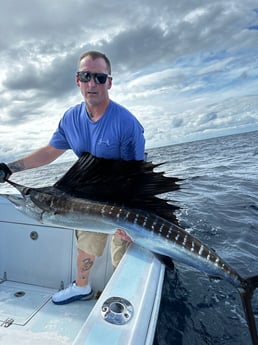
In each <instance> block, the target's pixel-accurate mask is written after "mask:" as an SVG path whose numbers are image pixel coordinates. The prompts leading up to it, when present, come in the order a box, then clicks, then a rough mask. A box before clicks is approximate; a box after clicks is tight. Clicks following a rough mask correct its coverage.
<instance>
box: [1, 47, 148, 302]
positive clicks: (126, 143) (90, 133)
mask: <svg viewBox="0 0 258 345" xmlns="http://www.w3.org/2000/svg"><path fill="white" fill-rule="evenodd" d="M76 84H77V86H78V87H79V88H80V91H81V94H82V96H83V98H84V102H82V103H81V104H78V105H75V106H73V107H71V108H70V109H68V110H67V111H66V112H65V114H64V116H63V117H62V119H61V121H60V122H59V125H58V128H57V129H56V131H55V133H54V134H53V136H52V138H51V140H50V142H49V144H48V145H46V146H44V147H42V148H40V149H38V150H36V151H34V152H32V153H31V154H29V155H28V156H26V157H24V158H21V159H19V160H17V161H15V162H12V163H9V164H7V165H6V164H4V163H1V164H0V182H4V181H5V179H6V178H8V177H9V176H10V175H11V174H12V173H14V172H18V171H22V170H25V169H31V168H36V167H39V166H42V165H45V164H48V163H50V162H52V161H54V160H55V159H57V158H58V157H59V156H61V155H62V154H63V153H64V152H65V151H66V150H68V149H72V150H73V151H74V152H75V154H76V155H77V156H78V157H80V156H81V154H82V153H83V152H89V153H91V154H92V155H94V156H97V157H100V158H107V159H123V160H132V159H133V160H143V159H144V145H145V139H144V135H143V132H144V131H143V127H142V126H141V124H140V123H139V122H138V120H137V119H136V118H135V117H134V116H133V115H132V114H131V113H130V112H129V111H128V110H127V109H125V108H124V107H122V106H121V105H119V104H117V103H115V102H113V101H112V100H111V99H110V98H109V93H108V90H109V89H110V88H111V87H112V77H111V64H110V61H109V59H108V58H107V57H106V55H104V54H102V53H100V52H97V51H89V52H86V53H84V54H83V55H81V57H80V59H79V63H78V72H77V73H76ZM120 235H121V231H120ZM76 237H77V275H76V281H75V282H73V283H72V284H71V285H70V286H69V287H68V288H66V289H64V290H61V291H59V292H57V293H56V294H54V295H53V297H52V301H53V302H54V303H55V304H65V303H69V302H72V301H74V300H88V299H90V298H92V296H93V291H92V289H91V286H90V283H89V274H90V270H91V267H92V265H93V263H94V260H95V257H96V256H101V255H102V253H103V250H104V247H105V244H106V240H107V235H105V234H101V233H99V234H98V233H91V232H85V231H76ZM126 247H127V242H126V241H125V240H124V239H122V238H121V236H120V237H118V236H115V235H114V236H113V239H112V262H113V265H114V267H116V266H117V265H118V263H119V261H120V259H121V257H122V255H123V254H124V252H125V250H126Z"/></svg>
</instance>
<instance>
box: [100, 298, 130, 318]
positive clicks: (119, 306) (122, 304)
mask: <svg viewBox="0 0 258 345" xmlns="http://www.w3.org/2000/svg"><path fill="white" fill-rule="evenodd" d="M101 315H102V317H103V319H104V320H105V321H107V322H109V323H112V324H115V325H124V324H125V323H127V322H128V321H129V320H130V319H131V318H132V316H133V306H132V304H131V303H130V302H129V301H128V300H126V299H125V298H122V297H110V298H108V299H107V300H106V301H105V302H104V303H103V305H102V308H101Z"/></svg>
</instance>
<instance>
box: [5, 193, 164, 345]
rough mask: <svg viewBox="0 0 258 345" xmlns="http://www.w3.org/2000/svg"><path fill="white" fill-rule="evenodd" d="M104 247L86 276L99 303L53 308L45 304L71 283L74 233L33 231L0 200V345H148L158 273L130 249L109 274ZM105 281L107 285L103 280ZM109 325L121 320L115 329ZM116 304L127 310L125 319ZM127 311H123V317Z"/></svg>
mask: <svg viewBox="0 0 258 345" xmlns="http://www.w3.org/2000/svg"><path fill="white" fill-rule="evenodd" d="M109 253H110V248H109V243H108V245H107V247H106V249H105V252H104V255H103V256H102V257H101V258H97V260H96V262H95V264H94V267H93V270H92V276H91V282H92V286H93V289H94V291H95V292H97V291H102V290H104V291H103V292H102V294H101V296H100V298H99V299H98V300H96V299H92V300H91V301H78V302H73V303H70V304H67V305H58V306H57V305H55V304H53V303H52V301H51V296H52V294H53V293H54V292H56V291H58V290H59V289H60V287H62V286H64V287H66V286H67V285H68V284H69V283H70V282H71V281H72V280H74V277H75V272H76V246H75V240H74V232H73V230H70V229H61V228H55V227H48V226H43V225H39V224H38V223H36V222H34V221H32V220H30V219H29V218H27V217H26V216H24V215H22V214H20V213H19V212H18V211H17V210H15V208H14V207H13V206H12V205H11V204H10V203H9V202H7V201H5V200H4V199H2V198H0V344H1V345H14V344H16V343H18V344H22V345H27V344H28V345H32V344H33V345H52V344H53V345H102V344H103V343H105V344H107V345H108V344H110V345H111V344H112V345H115V344H117V345H123V344H126V345H138V344H139V345H143V344H145V345H151V344H152V342H153V337H154V333H155V326H156V321H157V316H158V309H159V304H160V296H161V290H162V284H163V276H164V267H163V265H162V264H161V263H160V262H159V261H158V260H157V259H156V258H155V256H154V255H152V254H151V253H149V252H147V251H145V250H143V249H141V248H139V247H137V246H134V245H132V246H130V248H129V249H128V251H127V253H126V255H125V256H124V258H123V259H122V261H121V263H120V264H119V266H118V268H117V270H116V271H115V272H114V274H112V273H113V269H112V265H111V259H110V254H109ZM110 277H111V278H110ZM114 298H118V299H117V301H115V302H114V303H113V304H111V306H110V311H111V312H112V317H113V318H114V317H115V318H117V317H118V318H119V317H120V316H121V315H125V318H127V317H128V322H126V323H125V324H123V325H117V324H114V323H110V322H107V321H106V319H105V315H106V314H105V312H106V311H107V309H108V308H107V307H106V304H105V303H106V301H107V300H110V299H111V300H112V299H114ZM120 299H121V301H122V299H125V300H126V301H129V302H130V303H131V307H130V308H131V309H132V311H133V313H132V316H131V318H130V317H129V316H128V315H127V314H128V313H127V310H126V309H125V308H124V307H125V305H124V304H123V303H124V302H123V301H122V302H121V303H120ZM130 308H129V309H130Z"/></svg>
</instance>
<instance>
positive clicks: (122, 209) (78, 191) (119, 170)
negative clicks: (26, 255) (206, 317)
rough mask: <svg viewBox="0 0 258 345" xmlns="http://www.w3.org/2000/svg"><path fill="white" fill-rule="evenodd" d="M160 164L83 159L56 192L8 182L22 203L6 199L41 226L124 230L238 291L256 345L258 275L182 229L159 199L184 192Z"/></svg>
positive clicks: (168, 204) (172, 205)
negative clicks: (234, 265)
mask: <svg viewBox="0 0 258 345" xmlns="http://www.w3.org/2000/svg"><path fill="white" fill-rule="evenodd" d="M160 165H161V164H154V163H152V162H148V161H147V162H146V161H135V160H132V161H124V160H112V159H104V158H97V157H94V156H92V155H91V154H89V153H84V154H83V155H82V156H81V158H79V159H78V160H77V161H76V162H75V164H74V165H73V166H72V167H71V168H70V169H69V170H68V171H67V172H66V173H65V174H64V176H63V177H61V178H60V179H59V180H58V181H57V182H56V183H55V184H54V185H53V186H48V187H42V188H31V187H26V186H23V185H20V184H17V183H15V182H13V181H11V180H6V181H7V182H8V183H10V184H11V185H12V186H14V187H15V188H16V189H17V190H18V191H19V192H20V193H21V197H19V196H16V195H2V196H5V197H7V198H8V199H9V200H10V201H11V202H12V203H14V204H15V206H16V207H17V208H18V209H19V210H20V211H21V212H23V213H25V214H27V215H28V216H30V217H31V218H33V219H36V220H37V221H39V222H41V223H44V224H49V225H55V226H59V227H66V228H71V229H79V230H85V231H96V232H103V233H108V234H112V233H114V232H115V231H116V229H117V228H119V229H122V230H124V231H125V232H126V234H127V235H128V236H129V237H130V238H131V239H132V241H133V242H134V243H136V244H138V245H140V246H142V247H144V248H146V249H147V250H150V251H151V252H153V253H154V254H157V255H159V256H164V257H169V258H171V259H172V260H173V261H178V262H181V263H184V264H187V265H189V266H191V267H193V268H195V269H197V270H199V271H202V272H204V273H206V274H208V275H209V276H212V277H216V278H217V279H223V280H225V281H227V282H229V283H230V284H232V285H233V286H234V287H235V288H237V289H238V291H239V293H240V296H241V301H242V305H243V308H244V312H245V315H246V320H247V324H248V327H249V331H250V336H251V339H252V343H253V345H258V336H257V328H256V322H255V316H254V313H253V309H252V297H253V293H254V291H255V289H256V288H257V287H258V275H255V276H252V277H249V278H244V277H242V276H240V275H239V273H238V272H237V271H236V270H234V269H233V268H232V267H231V266H230V265H229V264H227V263H226V262H225V261H224V260H223V259H222V258H221V257H220V256H219V255H218V254H217V253H216V252H215V251H214V250H213V249H211V248H209V247H208V246H207V245H205V244H204V243H203V242H201V241H200V240H198V239H197V238H195V237H194V236H192V235H191V234H190V233H188V232H187V231H186V230H184V229H183V228H182V227H180V226H179V224H178V220H177V217H176V215H175V214H176V212H175V211H176V210H177V209H178V208H179V206H178V205H176V204H175V202H174V201H173V202H172V201H170V200H165V199H163V198H162V197H159V196H160V195H161V194H164V193H168V192H171V191H176V190H178V189H180V182H181V179H180V178H177V177H169V176H166V175H165V174H164V172H157V171H155V168H157V167H159V166H160Z"/></svg>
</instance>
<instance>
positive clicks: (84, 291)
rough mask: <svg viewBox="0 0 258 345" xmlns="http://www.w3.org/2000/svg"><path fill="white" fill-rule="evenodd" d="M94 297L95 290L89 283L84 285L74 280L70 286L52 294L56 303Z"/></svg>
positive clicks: (85, 299)
mask: <svg viewBox="0 0 258 345" xmlns="http://www.w3.org/2000/svg"><path fill="white" fill-rule="evenodd" d="M92 297H93V291H92V289H91V286H90V285H89V284H88V285H86V286H84V287H80V286H77V285H76V282H75V281H74V282H73V283H72V284H70V285H69V286H68V288H66V289H64V290H61V291H58V292H56V293H55V294H54V295H53V296H52V302H53V303H55V304H67V303H71V302H73V301H87V300H89V299H91V298H92Z"/></svg>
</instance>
